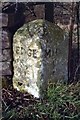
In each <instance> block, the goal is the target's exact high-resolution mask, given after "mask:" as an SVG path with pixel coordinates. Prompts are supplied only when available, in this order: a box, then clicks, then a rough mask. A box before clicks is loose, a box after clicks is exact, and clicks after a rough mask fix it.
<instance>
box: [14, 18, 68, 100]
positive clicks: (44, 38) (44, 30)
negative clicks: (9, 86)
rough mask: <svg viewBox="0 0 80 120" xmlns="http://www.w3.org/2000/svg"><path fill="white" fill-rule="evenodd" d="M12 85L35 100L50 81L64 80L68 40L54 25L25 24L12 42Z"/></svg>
mask: <svg viewBox="0 0 80 120" xmlns="http://www.w3.org/2000/svg"><path fill="white" fill-rule="evenodd" d="M13 56H14V61H13V67H14V76H13V86H14V88H16V89H17V90H19V91H23V92H24V91H25V92H28V93H30V94H32V95H34V97H37V98H39V97H42V96H44V91H45V89H46V87H47V83H48V81H49V80H52V81H54V80H57V81H58V80H63V81H64V80H67V60H68V41H67V39H65V35H64V32H63V31H62V30H61V29H60V28H59V27H58V26H56V25H54V24H53V23H50V22H48V21H44V20H41V19H38V20H34V21H31V22H29V23H27V24H24V25H23V26H22V27H21V28H19V29H18V30H17V32H16V33H15V35H14V39H13Z"/></svg>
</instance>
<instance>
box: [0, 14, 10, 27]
mask: <svg viewBox="0 0 80 120" xmlns="http://www.w3.org/2000/svg"><path fill="white" fill-rule="evenodd" d="M0 26H2V27H7V26H8V14H6V13H0Z"/></svg>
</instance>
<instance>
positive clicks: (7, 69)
mask: <svg viewBox="0 0 80 120" xmlns="http://www.w3.org/2000/svg"><path fill="white" fill-rule="evenodd" d="M0 75H12V70H11V63H10V62H0Z"/></svg>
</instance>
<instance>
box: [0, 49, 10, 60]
mask: <svg viewBox="0 0 80 120" xmlns="http://www.w3.org/2000/svg"><path fill="white" fill-rule="evenodd" d="M11 60H12V59H11V50H10V49H3V50H2V53H1V52H0V61H3V62H4V61H7V62H9V61H11Z"/></svg>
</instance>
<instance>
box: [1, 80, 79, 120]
mask: <svg viewBox="0 0 80 120" xmlns="http://www.w3.org/2000/svg"><path fill="white" fill-rule="evenodd" d="M14 103H15V101H14ZM15 104H16V106H15V107H14V108H10V107H9V106H7V107H5V108H4V111H3V118H2V120H80V83H79V82H78V83H77V84H70V85H66V84H62V83H56V84H55V83H49V85H48V89H47V94H46V96H45V98H44V99H39V100H37V99H34V100H33V101H32V102H31V103H30V102H29V103H27V105H26V104H25V101H24V102H23V103H22V104H19V105H18V104H17V103H15Z"/></svg>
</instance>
